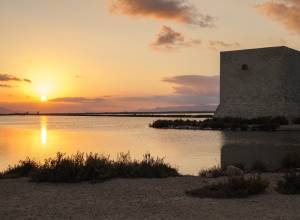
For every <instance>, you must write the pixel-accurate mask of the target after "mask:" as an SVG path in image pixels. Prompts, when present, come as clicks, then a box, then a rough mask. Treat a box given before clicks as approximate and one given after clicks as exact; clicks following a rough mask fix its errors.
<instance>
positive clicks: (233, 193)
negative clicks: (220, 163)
mask: <svg viewBox="0 0 300 220" xmlns="http://www.w3.org/2000/svg"><path fill="white" fill-rule="evenodd" d="M268 185H269V183H268V182H267V181H265V180H263V179H262V178H261V177H260V176H257V175H255V176H252V177H249V178H245V177H232V178H227V179H226V181H225V182H221V183H212V184H208V185H206V186H203V187H201V188H199V189H195V190H191V191H187V192H186V193H187V195H189V196H193V197H198V198H218V199H226V198H228V199H229V198H246V197H249V196H252V195H257V194H261V193H264V192H265V190H266V188H267V187H268Z"/></svg>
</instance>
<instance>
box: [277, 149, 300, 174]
mask: <svg viewBox="0 0 300 220" xmlns="http://www.w3.org/2000/svg"><path fill="white" fill-rule="evenodd" d="M281 168H282V169H287V170H290V169H294V168H300V155H298V154H296V153H294V154H287V155H286V156H285V157H284V158H283V159H282V161H281Z"/></svg>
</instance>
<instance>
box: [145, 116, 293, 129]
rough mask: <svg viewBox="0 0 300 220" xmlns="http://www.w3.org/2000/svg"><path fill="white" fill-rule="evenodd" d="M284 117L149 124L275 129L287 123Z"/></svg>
mask: <svg viewBox="0 0 300 220" xmlns="http://www.w3.org/2000/svg"><path fill="white" fill-rule="evenodd" d="M288 124H289V121H288V120H287V119H286V118H285V117H281V116H278V117H260V118H253V119H242V118H211V119H206V120H203V121H200V120H183V119H177V120H161V119H160V120H156V121H154V122H153V123H152V124H150V125H149V126H150V127H152V128H158V129H195V130H231V131H248V130H252V131H276V130H277V129H279V128H280V126H281V125H288Z"/></svg>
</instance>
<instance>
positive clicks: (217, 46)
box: [209, 40, 241, 50]
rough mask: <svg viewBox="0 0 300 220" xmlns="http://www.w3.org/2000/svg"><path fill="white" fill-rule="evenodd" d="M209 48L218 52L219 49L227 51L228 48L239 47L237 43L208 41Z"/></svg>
mask: <svg viewBox="0 0 300 220" xmlns="http://www.w3.org/2000/svg"><path fill="white" fill-rule="evenodd" d="M209 46H210V47H211V48H212V49H215V50H220V49H228V48H237V47H240V46H241V45H240V43H238V42H232V43H228V42H225V41H221V40H210V41H209Z"/></svg>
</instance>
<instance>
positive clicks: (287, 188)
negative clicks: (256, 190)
mask: <svg viewBox="0 0 300 220" xmlns="http://www.w3.org/2000/svg"><path fill="white" fill-rule="evenodd" d="M276 190H277V191H278V192H279V193H282V194H300V174H299V173H296V172H291V173H287V174H285V175H284V177H283V180H280V181H278V183H277V188H276Z"/></svg>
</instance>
